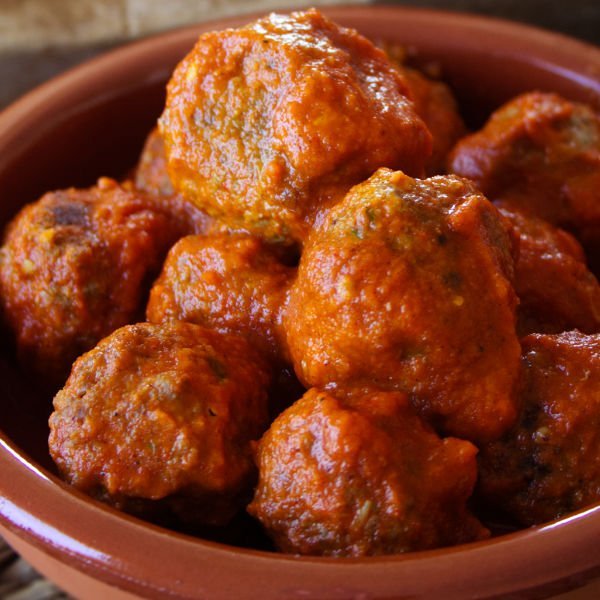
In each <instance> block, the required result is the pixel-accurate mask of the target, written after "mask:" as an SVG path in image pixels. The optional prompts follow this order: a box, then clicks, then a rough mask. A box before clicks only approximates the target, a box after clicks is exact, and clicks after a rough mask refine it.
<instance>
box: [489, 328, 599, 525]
mask: <svg viewBox="0 0 600 600" xmlns="http://www.w3.org/2000/svg"><path fill="white" fill-rule="evenodd" d="M522 370H523V381H522V387H521V400H522V402H523V410H522V413H521V417H520V420H519V423H518V424H517V426H516V427H515V428H514V429H513V430H512V431H510V433H508V434H507V435H506V436H505V437H504V438H503V439H501V440H500V441H497V442H493V443H491V444H488V445H485V446H483V447H482V449H481V459H480V475H479V477H480V480H479V481H480V483H479V491H480V495H481V497H482V498H483V499H485V501H486V502H487V504H488V506H494V507H496V508H501V509H502V510H504V511H505V512H506V513H507V514H508V515H510V516H511V517H512V518H513V519H515V520H516V521H517V522H518V523H520V524H521V525H532V524H535V523H543V522H545V521H550V520H552V519H555V518H558V517H561V516H563V515H565V514H567V513H569V512H572V511H575V510H578V509H580V508H583V507H585V506H587V505H588V504H591V503H594V502H598V501H599V500H600V335H589V336H588V335H584V334H581V333H579V332H576V331H572V332H568V333H562V334H560V335H530V336H528V337H526V338H525V339H524V340H523V358H522Z"/></svg>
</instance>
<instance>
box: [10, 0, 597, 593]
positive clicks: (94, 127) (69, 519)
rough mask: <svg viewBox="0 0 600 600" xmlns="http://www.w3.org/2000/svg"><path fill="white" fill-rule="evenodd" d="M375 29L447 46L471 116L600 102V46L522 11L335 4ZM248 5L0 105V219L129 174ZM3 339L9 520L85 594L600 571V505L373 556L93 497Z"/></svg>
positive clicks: (357, 588) (487, 586) (525, 584)
mask: <svg viewBox="0 0 600 600" xmlns="http://www.w3.org/2000/svg"><path fill="white" fill-rule="evenodd" d="M326 12H327V13H328V14H329V15H330V16H331V17H332V18H333V19H334V20H336V21H338V22H339V23H341V24H343V25H348V26H352V27H355V28H357V29H358V30H359V31H361V32H362V33H364V34H365V35H367V36H369V37H371V38H378V39H387V40H392V41H398V42H401V43H402V44H404V45H406V46H409V47H410V48H415V49H417V50H418V53H419V56H420V58H421V59H423V60H424V61H429V60H435V61H437V62H438V63H439V64H440V66H441V69H442V72H443V75H444V78H445V79H446V80H447V81H448V82H449V83H450V84H451V85H452V86H453V88H454V89H455V91H456V93H457V95H458V97H459V100H460V102H461V104H462V107H463V108H464V109H465V110H466V111H467V113H468V114H469V115H470V118H471V120H472V122H473V124H477V122H480V121H481V119H482V118H483V116H484V115H486V114H487V113H488V112H489V111H490V110H491V109H493V108H494V107H496V106H498V105H499V104H500V103H501V102H503V101H505V100H507V99H508V98H510V97H511V96H514V95H515V94H517V93H519V92H522V91H526V90H531V89H539V90H553V91H556V92H559V93H561V94H563V95H565V96H567V97H569V98H571V99H574V100H579V101H585V102H588V103H591V104H592V105H594V106H595V107H596V108H598V109H600V50H599V49H596V48H594V47H591V46H588V45H585V44H582V43H579V42H577V41H574V40H571V39H569V38H565V37H562V36H560V35H557V34H552V33H547V32H543V31H540V30H536V29H533V28H530V27H526V26H523V25H517V24H514V23H510V22H504V21H500V20H492V19H486V18H481V17H474V16H469V15H464V14H456V13H444V12H437V11H426V10H414V9H408V8H392V7H350V8H349V7H337V8H330V9H328V10H327V11H326ZM249 20H251V19H250V17H239V18H234V19H229V20H223V21H219V22H213V23H206V24H201V25H198V26H195V27H191V28H187V29H182V30H178V31H175V32H173V33H168V34H166V35H161V36H158V37H153V38H150V39H147V40H144V41H141V42H138V43H135V44H132V45H129V46H127V47H124V48H122V49H119V50H116V51H114V52H111V53H109V54H106V55H104V56H102V57H100V58H97V59H95V60H92V61H90V62H88V63H86V64H85V65H83V66H81V67H78V68H76V69H74V70H72V71H70V72H68V73H67V74H64V75H62V76H60V77H57V78H55V79H53V80H52V81H50V82H48V83H46V84H45V85H42V86H41V87H39V88H38V89H36V90H35V91H33V92H31V93H30V94H29V95H27V96H25V97H24V98H22V99H21V100H19V101H18V102H16V103H15V104H14V105H13V106H11V107H9V108H8V109H7V110H6V111H5V112H4V113H3V114H1V115H0V224H4V223H6V222H7V220H9V219H10V217H11V216H12V215H14V214H15V212H16V211H17V210H18V208H19V207H20V206H22V205H23V204H25V203H26V202H29V201H32V200H34V199H36V198H37V197H38V196H39V195H40V194H41V193H43V192H44V191H46V190H51V189H56V188H61V187H67V186H71V185H78V186H82V185H90V184H91V183H93V182H94V181H95V179H96V178H97V177H98V176H100V175H110V176H114V177H119V176H121V175H122V174H123V173H125V172H127V170H128V169H129V168H131V167H132V166H133V164H134V163H135V160H136V157H137V155H138V154H139V152H140V149H141V145H142V142H143V138H144V136H145V134H146V133H147V132H148V131H149V130H150V128H151V126H152V125H153V123H154V121H155V120H156V117H157V116H158V115H159V113H160V110H161V106H162V103H163V101H164V84H165V81H166V80H167V79H168V77H169V74H170V72H171V70H172V69H173V67H174V65H175V64H176V62H177V61H178V60H179V59H180V58H181V57H182V56H183V55H184V54H185V53H186V52H187V51H188V49H189V48H190V47H191V46H192V44H193V42H194V40H195V39H196V37H197V36H198V35H199V34H200V33H201V32H203V31H207V30H210V29H217V28H223V27H227V26H236V25H239V24H242V23H245V22H248V21H249ZM2 339H3V340H5V341H4V342H3V343H2V352H1V355H0V390H1V392H0V393H1V402H2V408H1V410H0V430H1V434H0V533H1V534H2V535H4V536H5V537H6V539H7V540H8V541H9V542H10V543H11V544H12V545H13V546H14V547H15V548H16V549H17V550H18V551H19V552H21V553H22V554H23V556H24V557H25V558H27V559H28V560H29V561H30V562H31V563H33V564H34V565H35V566H36V567H37V568H38V569H39V570H40V571H41V572H42V573H44V574H46V575H47V576H49V577H50V578H51V579H53V580H54V581H55V582H57V583H58V584H59V585H60V586H62V587H63V588H64V589H65V590H67V591H68V592H70V593H71V594H73V595H74V596H77V597H79V598H111V599H113V598H114V599H118V598H127V597H131V596H132V595H134V596H136V595H137V596H143V597H150V598H155V597H156V598H158V597H167V598H211V599H223V598H257V597H260V598H261V599H262V600H269V599H275V598H290V599H292V598H297V599H303V600H308V599H323V598H337V599H342V598H344V599H346V598H355V599H359V598H360V599H370V598H445V599H446V600H451V599H452V598H475V597H476V598H489V597H494V598H495V597H500V596H509V597H511V598H521V597H534V598H540V597H544V596H545V595H550V594H554V593H557V592H559V591H562V590H565V589H568V588H569V587H575V586H577V585H581V584H583V583H585V582H586V581H588V580H589V579H591V578H594V577H595V576H597V575H599V574H600V552H599V550H598V548H599V542H600V506H594V507H591V508H589V509H588V510H584V511H581V512H578V513H576V514H573V515H571V516H569V517H568V518H565V519H562V520H560V521H557V522H554V523H550V524H547V525H545V526H542V527H534V528H531V529H527V530H524V531H520V532H516V533H512V534H508V535H503V536H500V537H496V538H493V539H491V540H489V541H486V542H482V543H475V544H469V545H464V546H458V547H454V548H449V549H443V550H436V551H429V552H417V553H413V554H407V555H400V556H389V557H383V558H365V559H337V560H336V559H326V558H308V557H304V558H301V557H294V556H284V555H280V554H274V553H270V552H266V551H259V550H252V549H243V548H240V547H236V546H233V545H227V544H224V543H217V542H211V541H205V540H203V539H199V538H194V537H191V536H187V535H184V534H179V533H176V532H172V531H169V530H166V529H161V528H159V527H156V526H153V525H150V524H148V523H145V522H142V521H139V520H136V519H134V518H131V517H128V516H126V515H123V514H120V513H118V512H116V511H114V510H112V509H110V508H108V507H105V506H102V505H100V504H98V503H96V502H95V501H92V500H90V499H88V498H86V497H84V496H83V495H81V494H79V493H78V492H76V491H74V490H72V489H70V488H69V487H68V486H67V485H65V484H63V483H62V482H61V481H59V479H58V478H57V477H56V476H55V471H54V470H53V467H52V464H51V461H50V459H49V457H48V452H47V448H46V439H47V424H46V420H47V417H48V414H49V412H50V395H49V394H48V392H45V391H43V386H39V385H38V383H39V382H36V381H32V379H31V377H27V376H25V375H24V374H23V373H21V372H20V371H19V369H18V367H17V366H16V365H15V362H14V359H13V358H12V357H13V350H12V348H11V346H10V342H8V341H6V340H9V339H10V336H7V335H6V334H5V335H3V338H2Z"/></svg>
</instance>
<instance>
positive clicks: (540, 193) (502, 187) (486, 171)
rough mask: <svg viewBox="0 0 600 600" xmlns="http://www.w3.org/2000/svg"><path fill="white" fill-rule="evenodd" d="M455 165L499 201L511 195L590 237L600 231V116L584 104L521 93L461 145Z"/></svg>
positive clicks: (539, 213) (453, 168)
mask: <svg viewBox="0 0 600 600" xmlns="http://www.w3.org/2000/svg"><path fill="white" fill-rule="evenodd" d="M449 168H450V171H451V172H453V173H457V174H458V175H462V176H464V177H469V178H470V179H472V180H473V181H475V182H476V183H477V185H478V186H479V187H480V189H481V190H482V192H483V193H484V194H486V195H487V196H488V198H491V199H492V200H496V199H498V198H502V197H507V196H508V197H510V198H511V199H513V200H514V201H517V202H518V203H519V205H520V206H521V207H522V208H523V209H525V210H527V211H529V212H531V213H532V214H534V215H537V216H539V217H541V218H543V219H546V220H547V221H550V223H552V224H553V225H558V226H559V227H564V228H566V229H568V230H571V231H573V232H575V233H576V234H577V235H578V236H579V237H581V238H582V239H584V240H592V239H593V238H596V239H597V238H598V236H599V235H600V117H599V116H598V115H597V114H596V113H594V111H592V110H591V109H590V108H588V107H587V106H585V105H583V104H577V103H574V102H569V101H567V100H565V99H563V98H561V97H560V96H557V95H555V94H542V93H529V94H524V95H522V96H519V97H517V98H515V99H514V100H511V101H510V102H509V103H508V104H505V105H504V106H503V107H501V108H500V109H498V110H497V111H496V112H495V113H494V114H493V115H492V116H491V118H490V120H489V121H488V122H487V124H486V125H485V127H484V128H483V129H482V130H481V131H479V132H477V133H475V134H473V135H471V136H468V137H466V138H464V139H463V140H462V141H461V142H460V143H459V144H458V145H457V146H456V148H455V149H454V151H453V152H452V155H451V157H450V160H449Z"/></svg>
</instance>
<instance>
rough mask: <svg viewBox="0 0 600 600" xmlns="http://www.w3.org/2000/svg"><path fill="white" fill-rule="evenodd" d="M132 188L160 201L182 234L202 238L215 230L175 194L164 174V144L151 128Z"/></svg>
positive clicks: (199, 212)
mask: <svg viewBox="0 0 600 600" xmlns="http://www.w3.org/2000/svg"><path fill="white" fill-rule="evenodd" d="M134 185H135V187H136V188H137V189H139V190H142V191H143V192H146V193H148V194H152V195H154V196H156V197H157V198H159V199H163V201H164V202H165V207H166V209H167V210H169V211H170V212H171V214H172V215H173V217H176V218H177V219H179V222H180V224H181V228H182V231H184V232H185V233H186V234H203V233H206V232H208V231H209V230H211V228H213V227H214V226H215V224H214V222H213V220H212V219H211V218H210V217H209V216H208V215H207V214H206V213H205V212H203V211H201V210H200V209H199V208H198V207H197V206H196V205H194V204H192V203H191V202H188V201H187V200H184V199H183V198H182V197H181V196H180V195H179V194H176V193H175V190H174V189H173V185H172V184H171V180H170V179H169V174H168V172H167V158H166V156H165V144H164V141H163V139H162V136H161V135H160V132H159V131H158V128H154V129H153V130H152V131H151V132H150V134H149V135H148V138H147V139H146V143H145V144H144V149H143V150H142V155H141V156H140V160H139V162H138V165H137V167H136V169H135V177H134Z"/></svg>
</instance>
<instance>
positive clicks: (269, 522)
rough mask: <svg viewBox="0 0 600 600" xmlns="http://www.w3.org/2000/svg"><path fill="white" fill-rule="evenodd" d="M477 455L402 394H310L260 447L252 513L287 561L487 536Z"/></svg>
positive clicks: (390, 551)
mask: <svg viewBox="0 0 600 600" xmlns="http://www.w3.org/2000/svg"><path fill="white" fill-rule="evenodd" d="M476 453H477V449H476V448H475V446H473V445H472V444H471V443H469V442H465V441H463V440H458V439H455V438H446V439H443V440H442V439H440V438H439V437H438V436H437V435H436V434H435V433H434V432H433V430H431V429H430V428H429V427H427V426H426V425H425V424H424V423H423V422H422V421H421V420H420V419H419V417H418V416H417V415H416V413H414V411H413V409H412V407H411V406H410V403H409V401H408V399H407V397H406V395H404V394H402V393H399V392H380V391H354V392H352V393H351V394H350V395H346V394H342V393H341V390H338V391H337V392H333V391H326V390H318V389H315V388H313V389H310V390H309V391H308V392H307V393H306V394H305V395H304V396H303V397H302V399H300V400H299V401H298V402H296V403H295V404H293V405H292V406H291V407H290V408H289V409H287V410H286V411H285V412H284V413H282V414H281V415H280V416H279V417H278V418H277V419H276V420H275V422H274V423H273V424H272V425H271V427H270V429H269V430H268V432H267V433H266V434H265V436H264V437H263V438H262V440H261V441H260V444H259V446H258V452H257V460H258V468H259V482H258V486H257V489H256V494H255V497H254V500H253V502H252V503H251V505H250V506H249V511H250V513H251V514H253V515H254V516H255V517H256V518H258V519H259V520H260V521H261V523H262V524H263V526H264V527H265V529H266V530H267V532H268V533H269V535H270V536H271V537H272V538H273V540H274V541H275V543H276V545H277V547H278V548H279V549H280V550H283V551H284V552H291V553H296V554H309V555H325V556H372V555H378V554H394V553H400V552H407V551H410V550H424V549H428V548H436V547H439V546H447V545H451V544H457V543H461V542H467V541H473V540H476V539H482V538H485V537H487V535H488V532H487V530H486V529H485V528H484V527H483V526H482V525H481V524H480V523H479V522H478V521H477V519H475V517H473V516H472V515H471V514H470V513H469V511H468V510H467V508H466V501H467V499H468V498H469V496H470V495H471V492H472V490H473V487H474V485H475V479H476V477H477V467H476V459H475V455H476Z"/></svg>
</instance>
